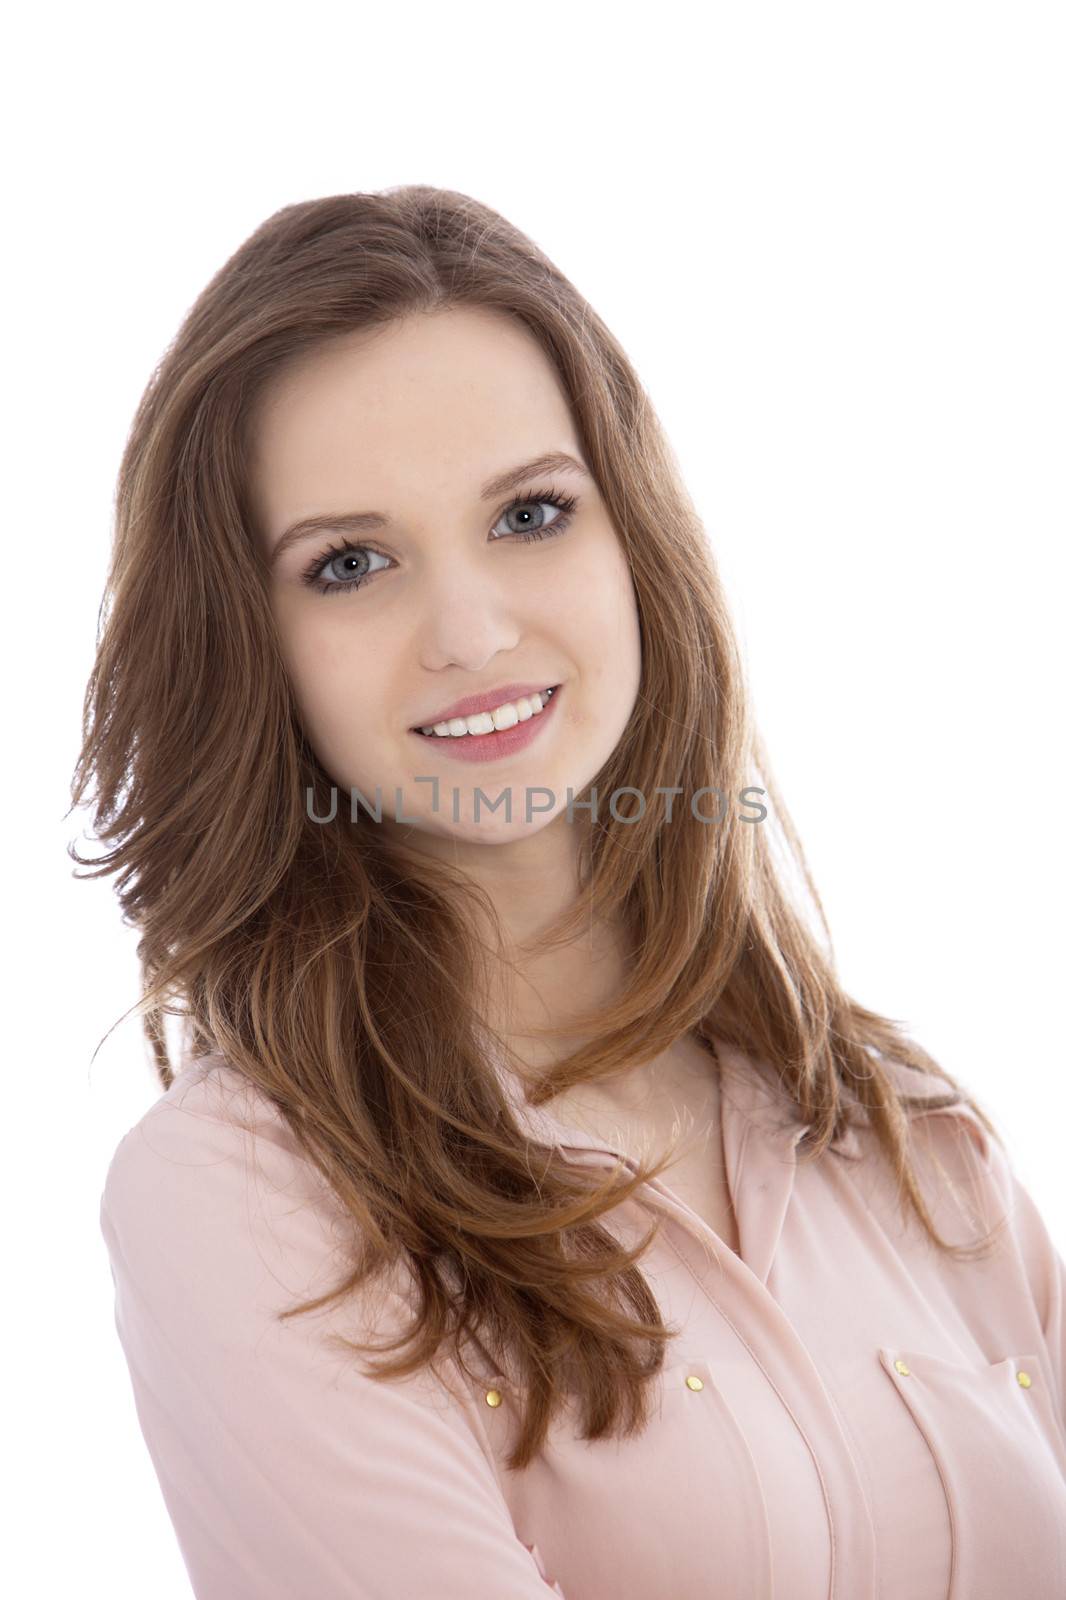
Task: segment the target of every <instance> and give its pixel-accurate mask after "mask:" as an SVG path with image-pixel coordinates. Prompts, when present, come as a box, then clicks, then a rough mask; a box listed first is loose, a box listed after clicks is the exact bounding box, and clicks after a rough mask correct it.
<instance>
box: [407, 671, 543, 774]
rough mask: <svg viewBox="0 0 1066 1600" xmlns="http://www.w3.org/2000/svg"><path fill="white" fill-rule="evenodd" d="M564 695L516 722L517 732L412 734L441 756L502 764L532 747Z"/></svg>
mask: <svg viewBox="0 0 1066 1600" xmlns="http://www.w3.org/2000/svg"><path fill="white" fill-rule="evenodd" d="M544 687H545V688H549V687H550V685H548V684H545V685H544ZM537 692H538V691H536V690H534V691H533V693H537ZM562 692H563V691H562V689H561V688H556V690H555V693H554V694H553V695H552V697H551V699H550V700H549V701H548V703H547V704H546V705H545V707H544V710H543V711H540V712H538V713H537V714H536V715H535V716H532V717H527V718H526V720H525V722H516V723H515V725H514V727H513V728H503V729H501V730H499V731H497V732H495V733H463V734H460V735H459V737H458V738H445V737H443V736H440V737H438V736H437V735H436V734H425V733H419V732H418V730H417V729H415V728H412V730H411V732H412V734H413V736H414V737H415V738H416V739H421V741H422V743H423V744H424V745H427V746H429V748H431V749H433V750H436V751H438V752H439V753H440V754H441V755H444V756H451V757H452V758H453V759H454V760H456V761H501V760H503V759H504V758H505V757H507V756H513V755H517V753H518V752H519V751H520V750H524V749H525V748H526V746H527V745H528V744H531V743H532V741H533V740H534V739H535V738H536V737H537V734H538V733H540V732H541V730H542V728H543V727H544V725H545V723H546V722H549V721H550V720H551V719H552V717H553V716H554V714H555V703H556V701H557V700H558V698H559V696H560V695H561V694H562ZM482 698H484V696H482ZM460 714H461V713H460ZM469 715H470V716H473V715H474V713H473V712H472V711H471V712H470V713H469ZM437 720H438V721H442V720H443V718H439V717H438V719H437ZM423 727H427V728H428V727H429V723H428V722H427V723H423Z"/></svg>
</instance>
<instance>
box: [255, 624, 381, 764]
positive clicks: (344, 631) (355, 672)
mask: <svg viewBox="0 0 1066 1600" xmlns="http://www.w3.org/2000/svg"><path fill="white" fill-rule="evenodd" d="M345 604H346V600H345V599H344V598H343V597H337V598H334V599H329V600H323V601H322V607H323V608H324V607H328V606H330V605H336V606H338V607H341V608H343V607H344V605H345ZM319 609H321V608H319ZM278 622H279V636H280V640H281V647H282V653H283V656H284V659H285V665H286V669H287V671H288V674H289V681H290V683H291V685H292V691H293V695H294V697H295V700H296V704H297V707H298V710H299V713H300V717H301V720H302V721H303V724H304V728H305V729H306V732H307V736H308V738H309V740H310V741H311V744H312V745H313V747H314V749H315V751H316V753H317V754H318V756H319V757H320V759H322V760H323V761H324V762H325V763H326V764H327V765H330V764H334V765H335V764H336V763H337V762H338V760H339V759H342V758H344V759H347V758H350V757H351V756H353V755H357V754H358V752H359V751H360V750H361V749H362V750H364V751H366V752H367V753H368V754H369V753H370V750H371V747H372V746H373V742H374V738H375V730H376V728H377V726H378V725H377V722H376V716H377V711H378V708H380V707H381V705H382V704H383V700H382V695H383V693H384V688H383V682H384V678H385V671H384V667H385V660H386V658H385V655H384V653H383V652H382V651H381V650H374V649H373V648H372V646H371V645H370V643H369V642H368V641H367V640H366V639H365V638H363V637H361V636H360V635H359V634H358V633H357V631H356V630H355V629H354V628H353V627H352V626H351V623H350V621H348V622H346V620H345V618H344V617H343V616H338V617H330V616H322V615H316V614H313V613H312V614H311V615H308V614H307V612H306V611H303V610H302V608H295V607H294V608H291V609H290V610H289V613H288V615H287V616H279V618H278Z"/></svg>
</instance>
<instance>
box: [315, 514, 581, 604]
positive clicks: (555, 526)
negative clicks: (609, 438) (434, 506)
mask: <svg viewBox="0 0 1066 1600" xmlns="http://www.w3.org/2000/svg"><path fill="white" fill-rule="evenodd" d="M577 504H578V502H577V499H576V497H575V496H574V495H569V494H559V493H558V492H557V491H556V490H555V489H554V488H553V489H551V490H549V492H548V493H547V494H537V493H533V494H521V495H516V496H515V498H514V499H513V500H512V501H510V503H509V504H508V505H505V506H504V508H503V510H502V511H501V512H500V515H499V517H497V518H496V521H497V522H499V520H500V518H501V517H505V516H506V515H507V513H508V512H509V511H515V510H517V508H518V507H519V506H527V505H550V506H554V507H555V508H556V510H557V511H559V512H560V513H561V515H559V516H558V517H556V519H555V521H554V522H553V523H551V525H550V526H548V527H543V528H531V529H530V530H529V532H528V533H509V534H507V535H506V537H507V538H508V539H518V540H520V541H521V542H522V543H523V544H529V543H531V542H532V541H533V540H534V539H551V538H554V536H555V535H556V534H557V533H565V532H566V530H567V528H568V527H569V526H570V523H571V521H572V519H573V514H574V512H575V511H576V510H577ZM359 550H366V551H368V552H369V553H370V554H372V555H380V554H381V551H380V550H375V549H374V547H373V546H372V545H366V544H348V543H341V544H333V545H330V546H329V548H328V549H327V550H323V551H321V553H320V554H319V555H317V556H316V557H315V558H314V560H313V561H312V562H311V565H310V566H309V567H307V568H305V570H304V572H303V575H302V581H303V582H304V583H305V584H307V586H308V587H309V588H311V589H314V590H315V591H316V592H317V593H318V594H347V593H350V592H351V591H352V590H353V589H361V588H362V587H363V585H364V584H365V583H369V582H370V580H371V578H376V577H377V576H378V573H376V572H368V573H364V574H363V576H362V577H359V578H349V579H346V580H344V581H343V582H341V581H339V580H334V581H333V582H329V583H323V582H321V581H320V580H319V574H320V573H321V572H323V571H324V570H325V568H326V567H328V566H329V564H330V562H331V561H335V560H336V558H337V557H338V556H345V555H348V554H349V553H350V552H351V551H359Z"/></svg>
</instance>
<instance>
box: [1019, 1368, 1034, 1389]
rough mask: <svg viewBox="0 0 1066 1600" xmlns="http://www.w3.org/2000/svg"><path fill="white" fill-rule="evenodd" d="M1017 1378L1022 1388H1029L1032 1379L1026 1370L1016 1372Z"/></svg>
mask: <svg viewBox="0 0 1066 1600" xmlns="http://www.w3.org/2000/svg"><path fill="white" fill-rule="evenodd" d="M1017 1378H1018V1382H1019V1383H1020V1384H1021V1386H1022V1388H1023V1389H1029V1388H1031V1387H1032V1382H1033V1380H1032V1378H1031V1377H1030V1376H1029V1374H1028V1373H1027V1372H1019V1373H1018V1374H1017Z"/></svg>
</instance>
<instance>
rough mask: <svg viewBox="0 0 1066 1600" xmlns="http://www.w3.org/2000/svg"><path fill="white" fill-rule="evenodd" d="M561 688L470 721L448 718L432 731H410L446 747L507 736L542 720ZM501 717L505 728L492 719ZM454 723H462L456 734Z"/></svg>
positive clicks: (479, 714) (551, 687) (556, 686)
mask: <svg viewBox="0 0 1066 1600" xmlns="http://www.w3.org/2000/svg"><path fill="white" fill-rule="evenodd" d="M561 687H562V685H561V684H558V683H554V684H551V685H549V686H548V687H547V688H545V689H541V690H539V691H538V692H537V694H536V695H535V696H522V697H521V698H520V699H519V700H517V701H513V700H509V701H505V702H503V703H502V704H501V705H498V706H495V707H494V708H493V710H492V711H479V712H477V713H476V714H474V715H472V716H470V717H450V718H449V717H446V718H444V720H443V721H441V722H439V723H436V724H435V725H434V726H433V727H415V728H412V729H411V730H410V731H411V732H412V733H417V734H418V735H419V736H420V737H421V738H423V739H437V740H441V741H444V742H445V743H447V741H448V740H455V739H475V738H476V739H484V738H491V737H492V735H493V734H499V733H507V732H508V731H509V730H510V729H511V728H514V727H517V726H519V725H520V724H521V723H523V722H529V721H531V720H532V718H534V717H541V716H543V715H544V712H545V711H546V710H547V708H548V706H549V705H550V704H551V702H552V700H553V699H554V698H555V696H556V694H557V693H558V691H559V690H560V688H561ZM523 712H525V715H523ZM499 713H502V714H503V722H502V726H500V727H497V726H496V724H495V722H494V720H493V718H494V717H495V716H496V715H497V714H499ZM453 723H461V724H462V727H457V728H455V729H454V731H453V728H452V724H453ZM486 723H488V726H486ZM438 728H441V729H445V730H447V731H445V732H441V733H438V732H437V731H436V730H437V729H438Z"/></svg>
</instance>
